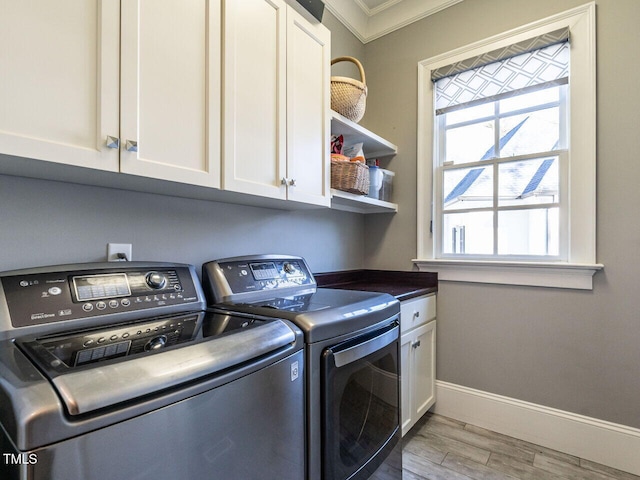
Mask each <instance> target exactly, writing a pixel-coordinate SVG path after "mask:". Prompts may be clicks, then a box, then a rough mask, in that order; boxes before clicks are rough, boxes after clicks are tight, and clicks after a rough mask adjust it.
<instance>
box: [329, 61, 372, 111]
mask: <svg viewBox="0 0 640 480" xmlns="http://www.w3.org/2000/svg"><path fill="white" fill-rule="evenodd" d="M338 62H352V63H355V64H356V67H358V70H359V71H360V78H361V79H362V81H358V80H354V79H352V78H346V77H331V109H332V110H334V111H336V112H338V113H339V114H340V115H343V116H345V117H347V118H348V119H349V120H351V121H353V122H356V123H358V122H359V121H360V120H361V119H362V117H363V116H364V110H365V108H366V107H367V85H366V83H365V77H364V68H362V64H361V63H360V62H359V61H358V60H357V59H356V58H353V57H338V58H334V59H333V60H331V65H333V64H335V63H338Z"/></svg>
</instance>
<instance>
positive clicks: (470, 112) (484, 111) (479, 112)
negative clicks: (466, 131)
mask: <svg viewBox="0 0 640 480" xmlns="http://www.w3.org/2000/svg"><path fill="white" fill-rule="evenodd" d="M495 109H496V107H495V102H490V103H483V104H482V105H477V106H475V107H469V108H463V109H461V110H454V111H453V112H449V113H447V114H446V123H447V125H454V124H456V123H461V122H469V121H471V120H477V119H478V118H483V117H488V116H490V115H493V114H494V113H495Z"/></svg>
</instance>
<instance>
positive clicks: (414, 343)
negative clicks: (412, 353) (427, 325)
mask: <svg viewBox="0 0 640 480" xmlns="http://www.w3.org/2000/svg"><path fill="white" fill-rule="evenodd" d="M419 346H420V340H418V341H417V342H413V343H412V344H411V347H412V348H418V347H419Z"/></svg>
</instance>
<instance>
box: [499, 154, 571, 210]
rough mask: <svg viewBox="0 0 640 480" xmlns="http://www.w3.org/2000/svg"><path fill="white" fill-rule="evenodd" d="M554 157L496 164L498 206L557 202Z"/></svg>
mask: <svg viewBox="0 0 640 480" xmlns="http://www.w3.org/2000/svg"><path fill="white" fill-rule="evenodd" d="M558 164H559V158H558V157H549V158H535V159H532V160H523V161H519V162H508V163H501V164H500V165H499V167H498V195H499V197H498V206H500V207H505V206H514V205H533V204H540V203H557V202H558V201H559V199H558V191H559V179H558Z"/></svg>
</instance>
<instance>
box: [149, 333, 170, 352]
mask: <svg viewBox="0 0 640 480" xmlns="http://www.w3.org/2000/svg"><path fill="white" fill-rule="evenodd" d="M166 344H167V336H166V335H159V336H157V337H153V338H152V339H151V340H149V341H148V342H147V344H146V345H145V346H144V349H145V351H147V352H148V351H150V350H158V349H159V348H162V347H164V346H165V345H166Z"/></svg>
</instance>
